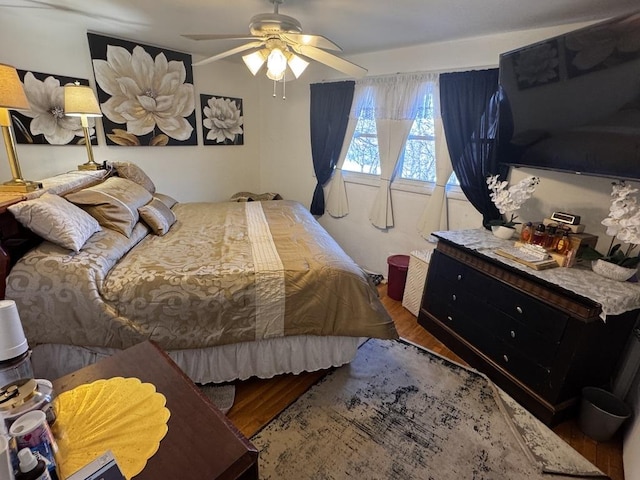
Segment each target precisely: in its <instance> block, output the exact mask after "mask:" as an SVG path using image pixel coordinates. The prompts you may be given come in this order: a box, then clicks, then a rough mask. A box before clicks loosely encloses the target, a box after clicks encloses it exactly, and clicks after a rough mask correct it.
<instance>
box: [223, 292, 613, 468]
mask: <svg viewBox="0 0 640 480" xmlns="http://www.w3.org/2000/svg"><path fill="white" fill-rule="evenodd" d="M378 291H379V293H380V297H381V299H382V303H383V304H384V306H385V308H386V309H387V311H388V312H389V314H390V315H391V317H392V318H393V320H394V322H395V324H396V328H397V330H398V333H399V334H400V336H401V337H403V338H405V339H407V340H409V341H411V342H413V343H416V344H418V345H421V346H423V347H425V348H428V349H430V350H432V351H434V352H436V353H439V354H440V355H443V356H445V357H447V358H449V359H451V360H454V361H456V362H459V363H463V364H464V363H465V362H464V361H463V360H462V359H461V358H460V357H458V356H457V355H456V354H455V353H453V352H452V351H450V350H449V349H448V348H447V347H445V346H444V345H443V344H442V343H441V342H439V341H438V339H436V338H435V337H434V336H432V335H431V334H430V333H429V332H427V331H426V330H425V329H424V328H422V327H421V326H420V325H419V324H418V322H417V319H416V317H415V316H413V315H412V314H411V313H410V312H409V311H408V310H406V309H405V308H404V307H403V306H402V303H401V302H399V301H396V300H393V299H391V298H389V297H388V296H387V289H386V285H380V287H379V288H378ZM327 373H328V371H321V372H312V373H303V374H300V375H280V376H278V377H275V378H271V379H266V380H262V379H249V380H246V381H241V382H236V400H235V403H234V405H233V408H232V409H231V410H230V411H229V413H228V414H227V416H228V417H229V419H230V420H231V421H232V422H233V423H234V424H235V425H236V427H237V428H238V429H239V430H240V431H241V432H242V433H243V434H244V435H245V436H247V437H251V436H252V435H253V434H255V433H256V432H258V431H259V430H260V429H261V428H262V427H264V426H265V425H266V424H267V423H269V422H270V421H271V420H272V419H273V418H274V417H275V416H276V415H278V413H280V412H281V411H282V410H284V409H285V408H286V407H287V406H288V405H289V404H291V403H292V402H294V401H295V400H296V399H297V398H298V397H299V396H300V395H301V394H302V393H304V392H305V391H306V390H307V389H308V388H310V387H311V386H312V385H313V384H314V383H316V382H317V381H318V380H319V379H320V378H322V377H323V376H324V375H326V374H327ZM553 430H554V432H555V433H556V434H557V435H558V436H560V437H561V438H562V439H563V440H564V441H566V442H567V443H569V444H570V445H571V446H572V447H573V448H574V449H575V450H577V451H578V452H580V453H581V454H582V455H583V456H584V457H585V458H586V459H587V460H589V461H590V462H592V463H593V464H594V465H596V466H597V467H598V468H600V470H602V471H603V472H604V473H605V474H607V475H609V477H610V478H611V479H612V480H624V471H623V466H622V439H621V437H620V436H617V437H615V438H614V439H612V440H611V441H609V442H602V443H598V442H595V441H594V440H591V439H590V438H588V437H586V436H585V435H584V434H583V433H582V432H581V431H580V429H579V428H578V425H577V423H576V420H575V419H572V420H567V421H565V422H563V423H561V424H559V425H558V426H556V427H555V428H554V429H553Z"/></svg>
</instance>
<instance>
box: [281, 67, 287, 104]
mask: <svg viewBox="0 0 640 480" xmlns="http://www.w3.org/2000/svg"><path fill="white" fill-rule="evenodd" d="M282 99H283V100H286V99H287V72H286V71H285V72H284V75H283V76H282Z"/></svg>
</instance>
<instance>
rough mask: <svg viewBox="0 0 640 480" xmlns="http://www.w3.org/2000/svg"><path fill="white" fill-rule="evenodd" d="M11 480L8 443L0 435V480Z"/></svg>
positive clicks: (11, 469) (11, 472) (11, 471)
mask: <svg viewBox="0 0 640 480" xmlns="http://www.w3.org/2000/svg"><path fill="white" fill-rule="evenodd" d="M13 478H14V476H13V468H12V467H11V450H10V449H9V442H8V441H7V437H5V436H4V435H0V480H12V479H13Z"/></svg>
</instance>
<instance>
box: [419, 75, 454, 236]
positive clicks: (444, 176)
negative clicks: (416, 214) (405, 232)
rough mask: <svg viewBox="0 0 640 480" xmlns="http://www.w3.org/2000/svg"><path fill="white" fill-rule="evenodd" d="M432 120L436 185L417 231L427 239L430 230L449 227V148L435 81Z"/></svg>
mask: <svg viewBox="0 0 640 480" xmlns="http://www.w3.org/2000/svg"><path fill="white" fill-rule="evenodd" d="M433 120H434V134H435V142H436V148H435V150H436V151H435V154H436V186H435V188H434V189H433V192H432V193H431V196H430V197H429V200H428V201H427V205H426V207H425V209H424V211H423V212H422V216H421V217H420V221H419V222H418V231H419V232H420V235H422V236H423V237H424V238H427V239H429V237H430V236H431V233H432V232H436V231H439V230H448V229H449V216H448V212H447V190H446V189H447V181H448V180H449V177H451V173H453V167H452V166H451V158H450V157H449V149H448V148H447V142H446V138H445V136H444V126H443V124H442V116H441V115H440V92H439V90H438V84H437V82H436V83H435V84H434V90H433Z"/></svg>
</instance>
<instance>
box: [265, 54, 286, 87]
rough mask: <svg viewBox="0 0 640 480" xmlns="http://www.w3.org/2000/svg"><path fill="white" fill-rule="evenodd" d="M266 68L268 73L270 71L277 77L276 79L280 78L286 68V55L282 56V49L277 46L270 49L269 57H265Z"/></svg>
mask: <svg viewBox="0 0 640 480" xmlns="http://www.w3.org/2000/svg"><path fill="white" fill-rule="evenodd" d="M267 68H268V69H269V71H268V73H271V75H272V76H274V77H279V78H278V80H279V79H280V78H282V75H283V74H284V71H285V70H286V69H287V57H285V56H284V53H282V50H280V49H279V48H274V49H273V50H271V53H270V54H269V58H267ZM267 76H268V74H267ZM272 80H273V79H272Z"/></svg>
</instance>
